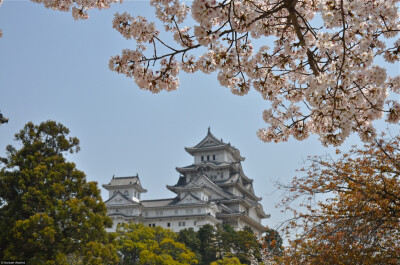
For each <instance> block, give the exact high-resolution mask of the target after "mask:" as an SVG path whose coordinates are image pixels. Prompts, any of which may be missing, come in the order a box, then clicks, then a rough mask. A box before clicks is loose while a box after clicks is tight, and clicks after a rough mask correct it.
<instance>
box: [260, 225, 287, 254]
mask: <svg viewBox="0 0 400 265" xmlns="http://www.w3.org/2000/svg"><path fill="white" fill-rule="evenodd" d="M261 246H262V251H263V252H264V254H265V255H267V256H281V255H282V254H283V240H282V237H281V236H280V235H279V233H278V231H276V230H274V229H270V228H269V229H267V231H265V233H264V235H263V237H262V238H261Z"/></svg>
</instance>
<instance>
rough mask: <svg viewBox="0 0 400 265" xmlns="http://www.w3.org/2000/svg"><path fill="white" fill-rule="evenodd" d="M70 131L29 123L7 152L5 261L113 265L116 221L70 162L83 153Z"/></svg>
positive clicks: (2, 224)
mask: <svg viewBox="0 0 400 265" xmlns="http://www.w3.org/2000/svg"><path fill="white" fill-rule="evenodd" d="M68 134H69V130H68V129H67V128H66V127H64V126H63V125H62V124H60V123H56V122H54V121H47V122H43V123H41V124H40V125H39V126H37V125H34V124H33V123H31V122H30V123H28V124H26V125H25V127H24V128H23V129H22V130H21V131H20V132H19V133H17V134H16V135H15V140H16V141H18V142H19V143H20V144H22V147H21V148H20V149H16V148H14V147H12V146H11V145H9V146H7V158H1V165H2V167H1V170H0V255H1V258H0V259H24V260H27V261H28V264H69V263H70V261H71V260H76V261H77V262H76V264H79V262H78V261H81V264H104V263H107V264H113V263H116V262H117V261H118V257H117V254H116V249H115V247H114V246H113V245H112V244H111V238H110V237H109V235H108V234H107V233H106V231H105V229H104V228H105V227H107V226H111V224H112V221H111V219H110V218H109V217H107V214H106V207H105V204H104V203H103V202H102V200H101V197H100V191H99V189H98V188H97V184H96V183H95V182H87V181H86V177H85V174H84V173H83V172H81V171H79V170H77V169H76V168H75V164H74V163H71V162H67V161H66V159H65V157H64V155H65V154H66V153H67V152H70V153H73V152H77V151H79V141H78V139H77V138H75V137H70V138H67V135H68Z"/></svg>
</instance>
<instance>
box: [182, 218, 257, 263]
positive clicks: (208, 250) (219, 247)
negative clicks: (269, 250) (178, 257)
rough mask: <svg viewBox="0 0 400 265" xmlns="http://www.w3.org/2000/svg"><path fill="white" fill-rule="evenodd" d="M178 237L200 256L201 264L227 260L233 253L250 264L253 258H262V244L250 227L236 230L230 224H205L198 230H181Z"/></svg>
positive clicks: (238, 258)
mask: <svg viewBox="0 0 400 265" xmlns="http://www.w3.org/2000/svg"><path fill="white" fill-rule="evenodd" d="M178 238H179V239H180V240H181V241H180V242H182V243H184V244H186V245H187V246H188V247H189V248H190V249H191V250H192V251H194V252H195V253H196V254H197V255H198V256H200V264H201V265H209V264H210V263H212V262H227V261H230V260H231V258H232V257H231V256H232V255H233V256H234V257H235V259H237V261H238V262H241V263H243V264H250V263H251V262H252V260H257V261H258V260H261V256H260V248H261V244H260V243H259V242H258V239H257V237H256V236H255V234H254V232H253V231H252V230H251V229H249V228H246V229H244V230H242V231H236V230H234V229H233V228H232V227H231V226H230V225H228V224H224V225H222V226H216V227H214V226H212V225H204V226H202V227H201V228H200V229H199V231H198V232H194V231H193V230H192V229H184V230H181V231H180V232H179V235H178ZM235 259H232V260H235ZM232 262H233V261H232ZM217 264H220V263H217ZM221 264H226V263H221ZM232 264H234V263H232Z"/></svg>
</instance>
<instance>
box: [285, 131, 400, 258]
mask: <svg viewBox="0 0 400 265" xmlns="http://www.w3.org/2000/svg"><path fill="white" fill-rule="evenodd" d="M399 142H400V137H396V138H394V139H391V140H382V139H380V140H376V141H375V142H373V143H369V144H365V145H364V146H363V148H357V147H353V148H352V149H351V150H350V151H349V152H347V153H344V154H341V156H340V158H339V159H338V160H337V161H335V160H334V159H332V158H331V157H329V156H325V157H314V158H312V159H310V163H311V165H310V166H309V167H308V168H303V169H301V172H303V173H304V174H305V175H304V177H300V178H294V180H293V181H292V183H291V185H290V186H285V187H284V189H285V190H286V191H287V192H288V193H287V195H286V196H285V199H284V201H283V205H285V206H286V207H287V208H288V209H291V210H292V211H293V212H294V218H293V219H291V220H289V221H288V222H287V223H286V226H285V229H286V232H288V233H293V231H296V233H297V235H296V238H295V239H293V240H291V241H290V246H289V247H288V249H287V252H286V255H285V257H284V261H285V263H290V264H399V263H400V254H399V253H400V180H399V173H400V153H399ZM337 154H340V151H337ZM299 199H300V200H301V204H300V205H296V206H301V207H305V208H306V211H305V213H299V212H297V211H296V210H295V208H296V206H294V205H295V202H296V201H298V200H299ZM321 199H322V200H321Z"/></svg>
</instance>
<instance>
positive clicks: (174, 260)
mask: <svg viewBox="0 0 400 265" xmlns="http://www.w3.org/2000/svg"><path fill="white" fill-rule="evenodd" d="M117 242H118V243H117V247H118V250H119V253H120V255H121V264H129V265H134V264H143V265H145V264H146V265H147V264H148V265H184V264H197V263H198V261H197V260H196V258H195V254H194V253H193V252H191V251H190V250H189V249H187V248H186V246H185V245H184V244H182V243H179V242H178V241H177V234H176V233H174V232H172V231H171V230H166V229H163V228H161V227H158V226H157V227H153V228H152V227H147V226H144V225H143V224H134V223H130V224H122V225H119V226H118V227H117Z"/></svg>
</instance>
